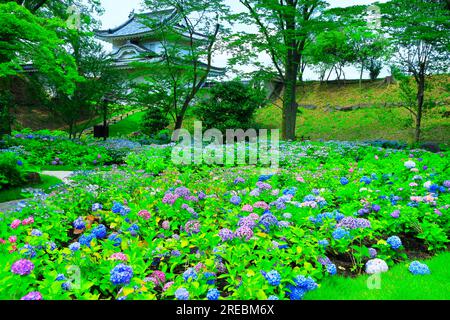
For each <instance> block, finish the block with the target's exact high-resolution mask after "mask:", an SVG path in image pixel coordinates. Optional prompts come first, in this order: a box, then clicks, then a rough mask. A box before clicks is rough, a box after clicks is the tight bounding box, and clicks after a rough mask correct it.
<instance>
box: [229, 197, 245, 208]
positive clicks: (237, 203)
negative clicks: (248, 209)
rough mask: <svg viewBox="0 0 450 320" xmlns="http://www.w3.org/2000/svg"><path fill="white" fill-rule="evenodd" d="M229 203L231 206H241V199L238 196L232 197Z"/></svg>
mask: <svg viewBox="0 0 450 320" xmlns="http://www.w3.org/2000/svg"><path fill="white" fill-rule="evenodd" d="M230 202H231V203H232V204H234V205H236V206H238V205H240V204H241V202H242V200H241V198H240V197H238V196H233V197H231V200H230Z"/></svg>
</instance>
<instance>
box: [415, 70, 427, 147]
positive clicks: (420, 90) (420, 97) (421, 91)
mask: <svg viewBox="0 0 450 320" xmlns="http://www.w3.org/2000/svg"><path fill="white" fill-rule="evenodd" d="M424 101H425V75H420V76H419V83H418V84H417V116H416V130H415V135H414V141H415V142H420V138H421V133H422V116H423V104H424Z"/></svg>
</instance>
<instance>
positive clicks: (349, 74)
mask: <svg viewBox="0 0 450 320" xmlns="http://www.w3.org/2000/svg"><path fill="white" fill-rule="evenodd" d="M386 1H387V0H378V1H374V0H328V3H329V4H330V7H346V6H353V5H366V4H371V3H374V2H386ZM225 2H226V3H227V4H228V5H229V6H230V7H231V8H232V9H233V11H236V12H239V11H240V10H245V8H243V7H242V5H241V4H240V3H239V1H238V0H225ZM141 3H142V0H126V1H117V0H101V4H102V6H103V8H104V14H103V15H102V16H100V17H99V20H100V21H101V23H102V28H103V29H110V28H114V27H117V26H119V25H121V24H122V23H124V22H126V21H127V20H128V16H129V14H130V12H131V11H132V10H135V11H136V12H139V11H141ZM104 45H105V49H106V50H111V46H110V45H108V44H106V43H104ZM228 58H229V55H228V54H227V53H223V54H219V55H217V56H215V57H214V60H213V64H214V65H215V66H218V67H226V65H227V60H228ZM261 59H268V57H266V56H264V55H263V56H262V58H261ZM250 69H251V68H250V67H248V69H247V70H250ZM247 70H246V71H247ZM345 74H346V78H347V79H356V78H359V71H358V70H356V69H355V68H353V67H349V68H346V69H345ZM386 75H387V71H386V70H383V72H382V74H381V75H380V76H386ZM365 77H366V78H367V77H368V74H367V73H366V74H365ZM304 79H305V80H317V75H316V74H315V73H314V72H313V71H312V70H310V69H307V70H306V71H305V75H304Z"/></svg>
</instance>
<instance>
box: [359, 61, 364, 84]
mask: <svg viewBox="0 0 450 320" xmlns="http://www.w3.org/2000/svg"><path fill="white" fill-rule="evenodd" d="M363 74H364V63H361V72H360V74H359V88H360V89H362V78H363Z"/></svg>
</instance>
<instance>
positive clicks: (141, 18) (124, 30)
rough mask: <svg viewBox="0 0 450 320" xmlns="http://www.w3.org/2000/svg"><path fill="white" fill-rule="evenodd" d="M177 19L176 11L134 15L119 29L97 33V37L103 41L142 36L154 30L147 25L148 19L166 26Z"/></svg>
mask: <svg viewBox="0 0 450 320" xmlns="http://www.w3.org/2000/svg"><path fill="white" fill-rule="evenodd" d="M175 17H176V10H175V9H167V10H161V11H154V12H147V13H142V14H133V15H132V16H131V17H130V19H129V20H128V21H127V22H125V23H124V24H122V25H120V26H118V27H117V28H114V29H108V30H99V31H97V33H96V35H97V37H98V38H100V39H102V40H108V39H112V38H127V37H133V36H141V35H143V34H146V33H149V32H151V31H152V29H151V28H150V27H149V26H148V25H147V24H146V22H145V20H146V19H148V18H150V19H151V20H153V21H155V20H156V21H158V22H159V23H161V24H164V23H167V22H169V21H170V20H171V19H174V18H175Z"/></svg>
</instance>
